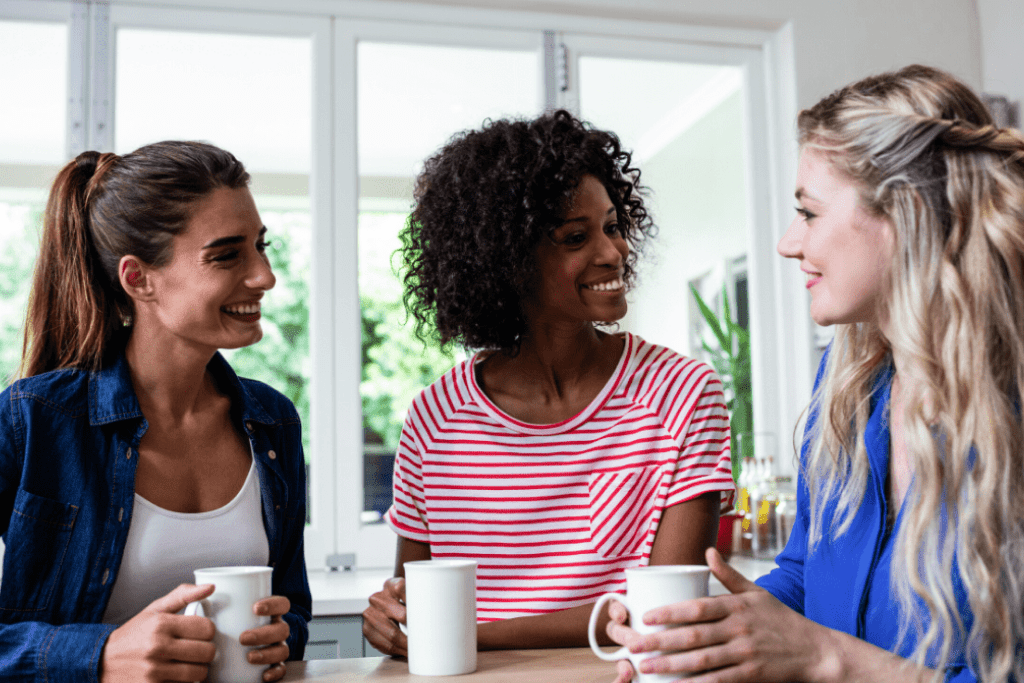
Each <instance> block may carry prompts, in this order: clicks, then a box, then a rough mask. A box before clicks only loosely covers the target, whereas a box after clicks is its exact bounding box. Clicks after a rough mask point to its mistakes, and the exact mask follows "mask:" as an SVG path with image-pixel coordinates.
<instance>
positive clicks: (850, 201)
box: [778, 147, 894, 325]
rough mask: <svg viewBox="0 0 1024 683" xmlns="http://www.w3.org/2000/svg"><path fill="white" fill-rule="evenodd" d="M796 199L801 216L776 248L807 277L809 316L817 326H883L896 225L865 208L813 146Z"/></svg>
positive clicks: (803, 161)
mask: <svg viewBox="0 0 1024 683" xmlns="http://www.w3.org/2000/svg"><path fill="white" fill-rule="evenodd" d="M796 197H797V202H798V206H797V216H796V218H794V219H793V222H792V223H791V224H790V226H789V229H788V230H787V231H786V234H785V235H783V237H782V239H781V240H780V241H779V245H778V250H779V253H780V254H781V255H783V256H785V257H787V258H793V259H797V260H798V261H799V262H800V270H802V271H803V272H804V273H806V275H807V288H808V289H809V290H810V292H811V318H813V319H814V321H815V322H816V323H818V324H819V325H834V324H837V323H857V322H879V321H878V319H877V318H878V310H879V302H880V301H881V297H882V295H883V293H884V287H885V283H886V281H887V280H888V273H889V269H890V267H891V264H892V259H893V248H894V247H893V240H894V237H893V229H892V225H891V224H890V223H889V221H888V220H886V219H885V218H880V217H877V216H874V215H873V214H871V213H869V212H868V211H867V210H866V209H864V207H863V206H862V205H861V202H860V194H859V188H858V186H857V185H856V184H855V183H854V182H853V181H852V180H850V179H848V178H846V177H844V176H843V175H841V174H840V173H838V172H837V171H836V169H835V168H834V166H833V165H832V164H831V163H830V162H829V160H828V157H827V156H826V155H825V154H823V153H822V152H820V151H818V150H816V149H813V148H810V147H806V148H804V149H803V151H802V152H801V153H800V165H799V167H798V169H797V191H796Z"/></svg>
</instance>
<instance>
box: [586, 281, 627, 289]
mask: <svg viewBox="0 0 1024 683" xmlns="http://www.w3.org/2000/svg"><path fill="white" fill-rule="evenodd" d="M586 287H587V289H592V290H594V291H595V292H614V291H617V290H620V289H622V287H623V285H622V280H612V281H611V282H602V283H598V284H594V285H587V286H586Z"/></svg>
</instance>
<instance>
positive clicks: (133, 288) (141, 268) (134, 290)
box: [117, 254, 153, 301]
mask: <svg viewBox="0 0 1024 683" xmlns="http://www.w3.org/2000/svg"><path fill="white" fill-rule="evenodd" d="M150 270H151V269H150V268H149V267H148V266H147V265H146V264H145V262H144V261H143V260H142V259H140V258H139V257H137V256H132V255H131V254H128V255H127V256H122V257H121V260H120V261H119V262H118V264H117V273H118V280H120V282H121V287H122V288H123V289H124V291H125V293H126V294H127V295H128V297H129V298H131V299H133V300H135V301H148V300H149V299H150V298H152V295H153V291H152V282H151V280H152V278H151V277H150Z"/></svg>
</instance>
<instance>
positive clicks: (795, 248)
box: [775, 216, 806, 259]
mask: <svg viewBox="0 0 1024 683" xmlns="http://www.w3.org/2000/svg"><path fill="white" fill-rule="evenodd" d="M805 225H806V224H805V223H804V221H803V220H801V217H800V216H797V217H796V218H794V219H793V222H792V223H790V224H789V228H787V229H786V233H785V234H784V235H783V236H782V239H780V240H779V243H778V244H777V245H776V247H775V249H776V250H777V251H778V252H779V255H780V256H783V257H785V258H795V259H798V258H802V257H803V242H804V230H805V229H806V227H805Z"/></svg>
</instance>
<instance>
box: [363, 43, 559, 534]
mask: <svg viewBox="0 0 1024 683" xmlns="http://www.w3.org/2000/svg"><path fill="white" fill-rule="evenodd" d="M357 60H358V71H357V74H358V75H357V78H358V95H357V100H358V116H359V141H358V149H359V196H360V198H359V296H360V302H361V304H362V331H363V375H362V385H361V393H362V405H363V440H364V454H363V471H364V501H363V509H364V513H363V520H364V521H366V522H374V521H379V520H380V517H381V515H382V513H383V512H384V511H386V510H387V508H388V506H390V505H391V472H392V466H393V463H394V452H395V448H396V446H397V444H398V436H399V434H400V432H401V428H402V422H403V420H404V419H405V411H406V409H407V408H408V406H409V403H410V402H411V401H412V399H413V398H414V397H415V396H416V394H417V393H419V392H420V391H421V390H422V389H423V388H424V387H426V386H427V385H428V384H430V383H431V382H433V381H434V380H435V379H437V378H438V377H440V376H441V374H442V373H444V372H445V371H446V370H448V369H449V368H450V367H451V366H452V364H453V363H454V362H455V360H456V358H455V356H453V355H451V354H443V353H441V351H440V350H439V349H437V348H436V346H434V345H428V346H427V347H426V348H424V345H423V343H422V342H421V341H420V340H419V339H417V338H416V336H415V334H414V332H413V324H412V323H411V321H409V320H407V319H406V315H405V309H404V306H403V304H402V291H403V290H402V283H401V280H400V273H397V272H396V269H397V268H398V265H399V257H398V255H396V254H395V251H396V250H397V249H398V248H399V246H400V243H399V239H398V233H399V231H400V230H401V229H402V227H403V226H404V225H405V223H406V221H407V220H408V216H409V209H410V207H411V206H412V202H413V198H412V189H413V182H414V179H415V176H416V174H417V173H418V172H419V170H420V168H421V167H422V164H423V161H424V159H426V158H427V157H428V156H430V155H431V154H433V153H434V152H435V151H436V150H438V149H439V148H440V147H441V146H443V145H444V143H445V142H447V141H448V139H449V138H450V137H451V136H452V135H453V134H455V133H457V132H459V131H462V130H465V129H468V128H478V127H479V126H480V125H481V124H482V123H483V121H484V119H486V118H501V117H506V116H518V117H532V116H536V114H537V112H538V111H539V109H540V102H539V95H540V81H539V64H538V57H537V54H536V53H535V52H532V51H531V52H526V51H514V50H486V49H472V48H461V47H435V46H424V45H402V44H394V43H386V44H385V43H373V42H361V43H360V44H359V47H358V53H357Z"/></svg>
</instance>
